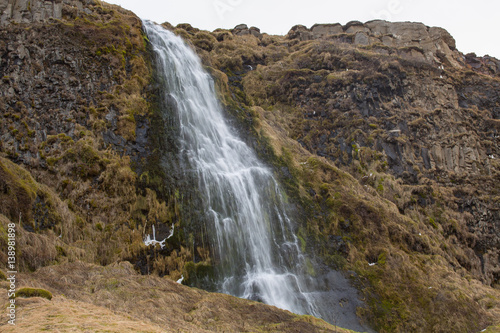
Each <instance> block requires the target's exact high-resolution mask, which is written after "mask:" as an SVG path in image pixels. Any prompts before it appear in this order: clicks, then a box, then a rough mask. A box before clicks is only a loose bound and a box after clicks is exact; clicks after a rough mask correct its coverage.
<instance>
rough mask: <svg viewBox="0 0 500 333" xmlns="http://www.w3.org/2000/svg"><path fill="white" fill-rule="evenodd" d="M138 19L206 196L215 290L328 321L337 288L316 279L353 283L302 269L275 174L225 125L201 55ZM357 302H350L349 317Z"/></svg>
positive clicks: (303, 259)
mask: <svg viewBox="0 0 500 333" xmlns="http://www.w3.org/2000/svg"><path fill="white" fill-rule="evenodd" d="M144 25H145V29H146V31H147V34H148V38H149V40H150V41H151V43H152V45H153V47H154V50H155V52H156V55H157V65H156V66H157V71H159V72H160V73H161V74H160V75H162V79H163V80H164V81H165V83H166V86H167V87H166V89H167V91H168V93H167V94H166V96H165V99H166V100H168V101H171V104H173V109H174V110H175V111H176V112H177V113H178V118H179V124H180V141H181V143H180V145H181V151H182V152H183V153H184V154H186V155H187V157H188V160H189V166H186V171H185V172H186V173H190V172H194V173H195V174H196V175H197V177H198V179H199V188H200V191H201V192H202V193H203V196H204V198H205V202H204V205H205V211H206V221H207V223H209V224H210V225H209V228H211V229H212V231H213V237H212V242H213V246H212V247H213V248H214V249H215V250H216V253H215V256H216V261H217V270H218V274H219V277H218V279H219V281H218V282H219V291H221V292H223V293H228V294H232V295H235V296H238V297H243V298H248V299H254V300H259V301H263V302H265V303H267V304H272V305H276V306H278V307H280V308H283V309H287V310H290V311H292V312H295V313H299V314H312V315H315V316H318V317H322V318H324V319H326V320H328V321H331V322H333V321H334V318H333V314H332V313H331V312H332V310H334V309H335V303H336V304H339V302H337V298H338V295H335V294H333V292H331V291H330V292H328V291H326V288H325V286H324V285H319V284H318V281H328V282H327V283H334V281H335V280H338V281H339V284H342V285H343V288H344V290H349V288H351V287H349V286H348V284H347V283H346V282H345V281H344V280H343V278H342V276H340V274H335V272H330V273H328V274H325V276H324V278H323V279H318V278H313V277H312V276H311V274H308V270H313V269H314V268H313V265H312V264H311V262H310V260H309V259H308V258H306V257H305V256H304V255H303V253H302V251H301V249H300V246H299V239H298V238H297V236H295V234H294V232H293V229H294V225H293V223H292V221H291V220H290V219H289V217H288V216H287V213H286V207H285V203H284V199H283V198H282V195H281V190H280V188H279V186H278V184H277V182H276V180H275V179H274V177H273V175H272V173H271V171H270V170H269V169H268V168H267V167H266V166H264V165H263V164H262V163H261V162H260V161H259V160H258V159H257V157H256V155H255V153H254V152H253V151H252V150H251V149H250V148H249V147H248V146H247V145H246V144H245V143H244V142H243V141H242V140H240V139H239V138H238V136H237V135H236V134H235V133H234V130H233V129H231V128H230V127H229V126H228V125H227V123H226V121H225V119H224V116H223V113H222V109H221V107H220V106H219V104H218V102H217V100H216V98H215V91H214V87H213V82H212V79H211V78H210V76H209V75H208V74H207V73H206V72H205V71H204V70H203V69H202V66H201V63H200V60H199V58H198V57H197V56H196V55H195V53H194V52H193V51H192V50H191V49H190V48H189V47H188V46H187V45H186V44H184V42H183V41H182V40H181V39H180V38H179V37H176V36H175V35H174V34H173V33H171V32H169V31H167V30H164V29H163V28H161V27H159V26H156V25H154V24H153V23H151V22H148V21H146V22H144ZM330 287H331V288H334V287H332V286H330ZM355 305H356V302H351V303H350V310H351V311H352V312H351V319H352V316H353V314H354V309H355ZM337 307H338V306H337ZM335 315H337V316H339V314H335ZM351 326H352V323H351ZM359 327H360V326H359V325H358V328H359Z"/></svg>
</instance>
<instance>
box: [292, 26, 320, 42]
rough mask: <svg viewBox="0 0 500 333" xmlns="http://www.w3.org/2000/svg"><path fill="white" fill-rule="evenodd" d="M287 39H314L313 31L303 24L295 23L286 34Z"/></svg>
mask: <svg viewBox="0 0 500 333" xmlns="http://www.w3.org/2000/svg"><path fill="white" fill-rule="evenodd" d="M286 38H287V39H298V40H301V41H304V40H312V39H314V35H313V33H312V32H311V31H310V30H309V29H307V27H306V26H303V25H300V24H298V25H295V26H293V27H292V29H290V31H289V32H288V34H287V35H286Z"/></svg>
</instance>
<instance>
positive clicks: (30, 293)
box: [16, 288, 52, 300]
mask: <svg viewBox="0 0 500 333" xmlns="http://www.w3.org/2000/svg"><path fill="white" fill-rule="evenodd" d="M16 297H25V298H28V297H43V298H46V299H48V300H51V299H52V293H51V292H50V291H48V290H45V289H40V288H21V289H19V290H18V291H17V292H16Z"/></svg>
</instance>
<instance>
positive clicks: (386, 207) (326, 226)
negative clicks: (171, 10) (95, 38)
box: [165, 22, 500, 332]
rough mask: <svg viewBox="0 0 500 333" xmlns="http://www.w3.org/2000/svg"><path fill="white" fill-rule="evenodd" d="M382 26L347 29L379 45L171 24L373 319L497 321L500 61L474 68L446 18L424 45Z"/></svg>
mask: <svg viewBox="0 0 500 333" xmlns="http://www.w3.org/2000/svg"><path fill="white" fill-rule="evenodd" d="M379 25H382V26H385V25H390V23H384V22H380V23H376V22H370V23H369V24H368V23H367V24H366V25H363V24H361V23H359V24H358V23H356V24H352V25H349V24H348V25H346V26H345V27H343V29H344V30H345V29H347V30H349V29H352V27H353V26H357V27H358V29H361V30H363V29H364V30H363V31H364V33H366V34H367V38H368V37H369V38H372V40H371V41H372V43H357V42H356V39H355V37H356V36H357V35H356V33H355V31H354V32H352V31H351V33H352V38H350V37H349V36H346V35H345V31H343V32H341V33H339V32H335V33H332V34H331V36H327V37H324V35H319V36H314V35H312V33H311V34H310V35H307V33H309V32H308V30H307V29H306V28H301V27H298V28H297V27H296V28H293V29H292V30H291V31H290V33H289V34H288V35H287V36H285V37H280V36H269V35H266V34H260V33H259V32H258V31H256V30H255V29H253V30H252V29H247V28H246V27H245V26H238V27H236V28H235V29H234V30H232V31H228V30H216V31H214V32H213V33H211V34H207V33H206V32H203V31H198V30H197V29H194V28H192V27H190V26H188V25H180V26H177V27H175V28H173V27H171V26H169V25H168V24H165V27H167V28H170V29H172V30H173V31H175V32H176V33H177V34H179V35H181V36H182V37H183V38H185V39H187V40H189V41H190V42H191V43H192V44H193V46H194V47H195V48H196V49H197V51H198V53H199V54H200V56H201V58H202V59H203V61H204V63H205V64H206V66H207V67H208V68H209V70H211V72H212V75H213V76H214V78H215V81H216V83H217V85H218V91H219V94H220V99H221V101H222V102H223V103H224V104H225V105H226V107H227V109H228V112H229V114H231V115H232V116H233V117H235V118H236V119H238V120H239V124H240V125H239V126H241V128H242V129H244V131H246V132H247V133H250V134H249V135H248V137H247V141H248V142H249V143H250V144H252V145H253V146H254V148H255V149H256V150H257V151H258V152H259V154H260V155H261V156H262V157H263V158H264V159H266V160H267V161H268V162H269V163H270V164H271V165H273V167H274V170H275V172H276V174H277V175H278V176H279V178H280V180H281V182H282V184H284V186H285V188H286V190H287V192H288V195H289V196H290V197H291V198H292V199H293V200H294V202H295V203H297V204H298V205H299V206H300V207H301V209H302V210H303V212H304V213H303V218H302V223H301V224H300V227H299V229H298V235H299V236H300V237H301V239H302V240H303V246H304V248H305V249H307V250H308V252H309V253H313V254H315V255H317V256H318V257H320V258H322V260H324V261H325V262H327V263H328V264H329V265H330V266H331V267H332V268H336V269H343V270H346V271H354V272H355V274H351V276H352V277H353V282H354V283H355V284H356V285H357V286H358V287H359V289H360V290H361V291H362V292H363V294H364V296H365V299H366V302H367V305H368V307H367V308H364V309H359V314H360V315H361V316H362V317H364V318H365V319H366V320H368V321H369V322H370V323H371V324H372V325H373V326H374V328H375V329H377V330H378V331H382V332H387V331H451V332H455V331H471V330H478V329H480V328H482V327H484V326H485V325H487V324H488V323H492V322H498V320H499V319H498V318H499V312H498V297H499V293H498V281H499V280H498V278H499V276H498V269H499V267H498V260H497V258H498V227H499V225H498V221H499V217H498V207H499V206H498V205H499V201H498V190H499V187H498V184H499V183H500V182H499V181H500V179H499V178H500V175H499V173H498V170H499V169H498V162H497V160H496V159H495V157H497V156H498V154H499V151H498V149H499V148H498V147H499V146H498V127H497V126H496V122H497V118H498V114H497V111H496V110H497V109H498V107H499V103H500V99H499V91H498V87H499V86H498V84H499V74H498V73H499V71H498V68H497V66H493V67H491V69H487V67H484V66H483V67H476V68H474V67H471V66H470V64H469V63H468V62H467V60H466V58H462V56H461V54H460V53H459V52H458V51H456V50H455V49H454V41H453V39H452V38H451V36H449V35H447V33H446V32H443V31H441V30H436V28H430V29H429V28H425V26H423V25H418V24H415V29H414V30H415V31H417V30H418V29H422V27H423V29H424V30H425V29H427V31H429V34H430V35H431V37H429V38H435V37H433V36H435V34H436V33H439V34H440V36H441V37H440V38H442V39H441V40H435V39H433V40H434V41H435V45H438V44H439V43H442V44H439V45H441V46H440V48H439V47H438V49H433V48H432V47H430V46H429V45H428V44H425V43H426V42H427V41H426V40H425V38H422V39H420V43H421V44H422V45H423V46H422V48H421V49H418V47H419V46H411V45H408V46H407V47H406V48H404V47H401V46H400V47H394V46H392V47H390V46H387V45H383V44H382V43H381V42H380V41H379V39H377V38H380V39H382V40H384V39H383V37H380V36H379V37H376V36H375V37H373V36H372V35H370V34H371V33H373V31H376V30H377V29H379V28H378V26H379ZM396 25H397V24H394V26H395V27H393V26H391V28H390V29H393V30H395V29H398V27H397V26H396ZM341 28H342V27H341ZM403 28H405V29H406V28H407V27H402V28H401V29H403ZM370 29H371V30H370ZM414 30H412V31H414ZM297 31H302V32H303V33H304V34H306V35H304V34H302V35H301V34H297ZM312 31H313V32H314V27H313V30H312ZM342 34H344V35H342ZM304 36H305V37H304ZM347 37H349V38H347ZM387 37H388V38H389V37H390V36H387ZM424 37H425V36H424ZM390 38H392V37H390ZM404 38H405V37H402V39H404ZM377 43H379V44H377ZM408 43H411V42H410V41H409V42H408ZM411 47H414V48H416V49H417V53H416V54H415V53H412V52H410V51H411ZM439 49H440V50H441V51H439ZM432 52H434V53H432ZM439 52H441V53H439ZM463 59H465V60H463ZM494 64H495V63H493V65H494ZM479 82H481V87H482V92H480V90H479V89H478V88H477V86H478V83H479ZM464 91H467V94H464ZM480 207H482V208H480ZM301 209H299V211H300V210H301ZM479 226H482V228H480V227H479ZM486 226H487V227H486ZM485 227H486V228H485Z"/></svg>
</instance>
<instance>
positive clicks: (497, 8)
mask: <svg viewBox="0 0 500 333" xmlns="http://www.w3.org/2000/svg"><path fill="white" fill-rule="evenodd" d="M105 1H107V2H109V3H114V4H118V5H121V6H122V7H123V8H126V9H129V10H132V11H133V12H134V13H136V14H137V15H138V16H139V17H141V18H145V19H150V20H153V21H156V22H157V23H163V22H170V23H171V24H173V25H177V24H178V23H190V24H191V25H192V26H194V27H196V28H200V29H204V30H210V31H212V30H214V29H217V28H234V26H236V25H237V24H240V23H245V24H247V25H248V26H249V27H250V26H256V27H258V28H260V30H261V32H266V33H269V34H279V35H284V34H286V33H287V32H288V30H290V28H291V27H292V26H294V25H296V24H303V25H305V26H307V27H309V28H310V27H311V26H312V25H313V24H315V23H337V22H338V23H341V24H346V23H347V22H349V21H352V20H357V21H361V22H366V21H369V20H372V19H386V20H389V21H413V22H422V23H424V24H426V25H428V26H439V27H442V28H445V29H446V30H448V31H449V32H450V33H451V35H452V36H453V37H454V38H455V40H456V42H457V48H458V49H459V50H460V51H462V52H463V53H468V52H475V53H476V54H477V55H479V56H482V55H486V54H489V55H490V56H494V57H496V58H499V59H500V38H499V36H498V34H499V33H500V23H499V21H500V20H499V16H500V1H498V0H474V1H471V0H455V1H445V0H358V1H352V0H342V1H338V0H330V1H327V0H301V1H297V0H287V1H281V0H279V1H273V0H105Z"/></svg>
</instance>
